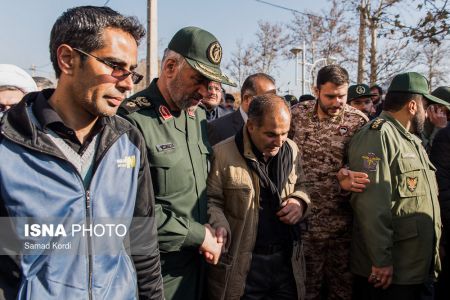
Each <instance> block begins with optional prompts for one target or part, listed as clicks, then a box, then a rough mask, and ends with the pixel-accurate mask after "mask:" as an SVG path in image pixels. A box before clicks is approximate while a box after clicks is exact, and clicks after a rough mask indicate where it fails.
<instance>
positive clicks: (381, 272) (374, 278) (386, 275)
mask: <svg viewBox="0 0 450 300" xmlns="http://www.w3.org/2000/svg"><path fill="white" fill-rule="evenodd" d="M393 273H394V268H393V267H392V266H387V267H380V268H378V267H375V266H372V273H371V274H370V276H369V279H368V281H369V282H370V283H372V284H373V285H374V287H376V288H379V287H381V288H382V289H383V290H385V289H387V288H388V287H389V285H390V284H391V283H392V274H393Z"/></svg>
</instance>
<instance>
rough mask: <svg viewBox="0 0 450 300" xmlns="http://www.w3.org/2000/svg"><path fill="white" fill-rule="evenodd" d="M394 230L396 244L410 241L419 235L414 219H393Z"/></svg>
mask: <svg viewBox="0 0 450 300" xmlns="http://www.w3.org/2000/svg"><path fill="white" fill-rule="evenodd" d="M392 228H393V229H394V237H393V241H394V242H399V241H404V240H408V239H411V238H414V237H416V236H418V235H419V233H418V231H417V222H416V219H415V218H414V217H409V218H395V219H392Z"/></svg>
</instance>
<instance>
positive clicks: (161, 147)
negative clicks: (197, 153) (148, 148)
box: [156, 143, 175, 152]
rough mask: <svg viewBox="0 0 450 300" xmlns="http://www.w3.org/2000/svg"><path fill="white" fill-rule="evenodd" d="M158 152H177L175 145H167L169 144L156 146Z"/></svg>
mask: <svg viewBox="0 0 450 300" xmlns="http://www.w3.org/2000/svg"><path fill="white" fill-rule="evenodd" d="M156 150H157V151H158V152H164V151H169V150H175V145H174V144H173V143H167V144H159V145H156Z"/></svg>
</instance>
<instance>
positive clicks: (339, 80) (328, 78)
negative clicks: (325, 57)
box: [316, 65, 350, 89]
mask: <svg viewBox="0 0 450 300" xmlns="http://www.w3.org/2000/svg"><path fill="white" fill-rule="evenodd" d="M327 82H331V83H334V84H335V85H343V84H346V83H347V84H348V83H349V82H350V80H349V77H348V72H347V70H346V69H344V68H343V67H341V66H339V65H328V66H325V67H323V68H322V69H320V70H319V72H318V73H317V80H316V86H317V88H318V89H320V86H321V85H322V84H325V83H327Z"/></svg>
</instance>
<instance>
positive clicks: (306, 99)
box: [298, 94, 316, 102]
mask: <svg viewBox="0 0 450 300" xmlns="http://www.w3.org/2000/svg"><path fill="white" fill-rule="evenodd" d="M308 100H316V97H314V96H313V95H310V94H305V95H301V96H300V98H298V101H299V102H303V101H308Z"/></svg>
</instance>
